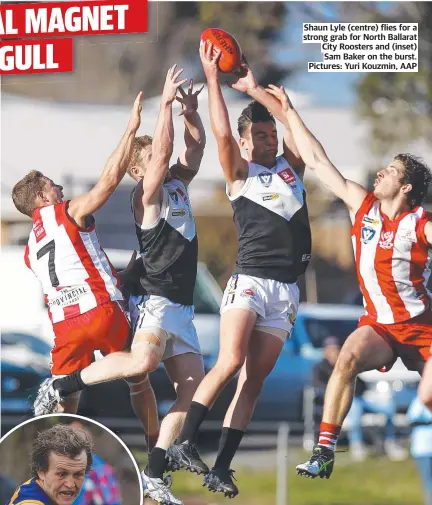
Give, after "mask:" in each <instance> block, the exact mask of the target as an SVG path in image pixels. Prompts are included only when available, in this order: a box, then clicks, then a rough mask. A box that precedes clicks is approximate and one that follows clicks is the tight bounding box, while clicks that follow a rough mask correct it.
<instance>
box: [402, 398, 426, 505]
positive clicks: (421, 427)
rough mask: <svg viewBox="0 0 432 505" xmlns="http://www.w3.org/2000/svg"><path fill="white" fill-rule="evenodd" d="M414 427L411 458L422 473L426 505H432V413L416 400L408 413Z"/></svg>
mask: <svg viewBox="0 0 432 505" xmlns="http://www.w3.org/2000/svg"><path fill="white" fill-rule="evenodd" d="M407 417H408V421H409V422H410V424H411V426H412V432H411V456H412V457H413V458H414V459H415V462H416V464H417V468H418V471H419V473H420V476H421V479H422V482H423V489H424V497H425V501H424V503H425V505H432V413H431V412H430V410H429V409H427V408H426V406H425V405H424V404H423V403H422V402H421V401H420V399H419V397H416V398H414V400H413V402H412V403H411V405H410V407H409V409H408V412H407Z"/></svg>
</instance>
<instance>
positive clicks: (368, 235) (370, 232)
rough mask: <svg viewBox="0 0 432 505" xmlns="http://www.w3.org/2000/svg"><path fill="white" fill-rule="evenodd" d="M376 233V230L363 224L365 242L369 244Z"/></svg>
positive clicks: (362, 233)
mask: <svg viewBox="0 0 432 505" xmlns="http://www.w3.org/2000/svg"><path fill="white" fill-rule="evenodd" d="M375 233H376V231H375V230H374V229H373V228H368V227H367V226H363V228H362V229H361V241H362V242H363V244H368V243H369V242H370V241H371V240H372V239H373V238H374V237H375Z"/></svg>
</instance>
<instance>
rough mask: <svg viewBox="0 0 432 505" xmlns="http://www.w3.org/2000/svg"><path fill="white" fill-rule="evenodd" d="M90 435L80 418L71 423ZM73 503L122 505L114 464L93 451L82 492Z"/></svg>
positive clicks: (76, 504) (80, 504)
mask: <svg viewBox="0 0 432 505" xmlns="http://www.w3.org/2000/svg"><path fill="white" fill-rule="evenodd" d="M70 424H71V426H72V427H74V428H81V429H82V430H84V431H86V432H87V433H88V434H89V435H90V436H91V432H90V430H89V429H88V428H87V426H86V425H85V424H84V423H82V422H81V421H79V420H78V419H76V420H74V421H73V422H72V423H70ZM72 505H121V501H120V489H119V484H118V481H117V478H116V476H115V473H114V469H113V468H112V466H110V465H108V464H107V463H105V461H104V460H103V459H102V458H100V457H99V456H98V455H97V454H94V453H93V465H92V467H91V469H90V472H89V473H88V474H87V476H86V479H85V481H84V484H83V487H82V488H81V492H80V494H79V495H78V497H77V498H76V500H75V501H74V502H73V504H72Z"/></svg>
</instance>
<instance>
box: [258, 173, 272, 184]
mask: <svg viewBox="0 0 432 505" xmlns="http://www.w3.org/2000/svg"><path fill="white" fill-rule="evenodd" d="M258 179H259V181H260V183H261V184H262V185H263V186H264V187H265V188H268V187H269V186H270V185H271V183H272V180H273V175H272V174H271V173H270V172H261V173H260V174H258Z"/></svg>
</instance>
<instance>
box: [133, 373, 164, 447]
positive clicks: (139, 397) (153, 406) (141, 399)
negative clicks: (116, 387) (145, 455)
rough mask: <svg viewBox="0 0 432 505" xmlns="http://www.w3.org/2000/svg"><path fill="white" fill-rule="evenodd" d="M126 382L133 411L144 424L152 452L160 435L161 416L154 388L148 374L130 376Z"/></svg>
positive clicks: (148, 444) (148, 445)
mask: <svg viewBox="0 0 432 505" xmlns="http://www.w3.org/2000/svg"><path fill="white" fill-rule="evenodd" d="M126 382H127V383H128V385H129V389H130V398H131V405H132V408H133V411H134V413H135V415H136V416H137V418H138V419H139V420H140V421H141V423H142V425H143V428H144V432H145V437H146V442H147V449H148V452H150V451H151V450H152V449H153V447H154V446H155V445H156V442H157V439H158V437H159V416H158V409H157V403H156V398H155V394H154V391H153V388H152V387H151V384H150V380H149V377H148V374H145V375H138V376H136V377H129V378H128V379H127V380H126Z"/></svg>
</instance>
